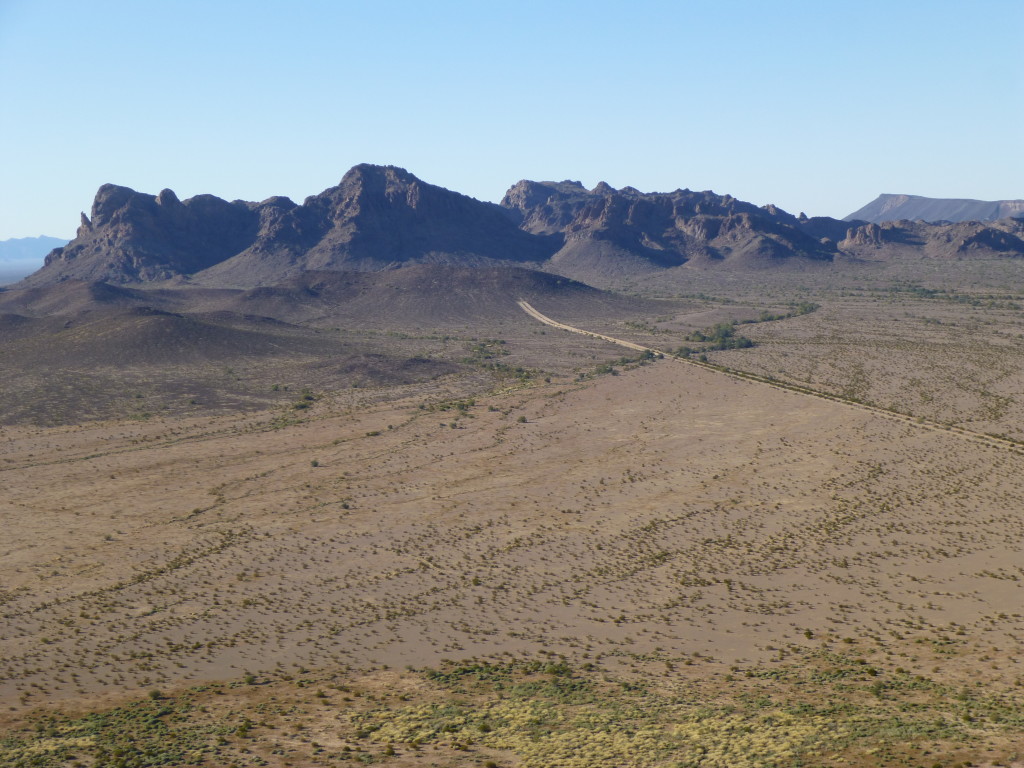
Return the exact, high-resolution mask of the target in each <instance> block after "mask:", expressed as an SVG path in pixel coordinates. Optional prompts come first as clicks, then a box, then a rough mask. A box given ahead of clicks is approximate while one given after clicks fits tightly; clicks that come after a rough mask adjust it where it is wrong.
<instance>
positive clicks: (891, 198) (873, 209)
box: [844, 195, 1024, 224]
mask: <svg viewBox="0 0 1024 768" xmlns="http://www.w3.org/2000/svg"><path fill="white" fill-rule="evenodd" d="M1009 217H1024V200H993V201H991V202H989V201H985V200H956V199H943V198H937V197H920V196H918V195H879V196H878V197H877V198H876V199H874V200H872V201H871V202H870V203H868V204H867V205H865V206H864V207H863V208H861V209H859V210H857V211H854V212H853V213H851V214H850V215H849V216H847V217H846V218H845V219H844V221H857V220H860V221H867V222H871V223H873V224H881V223H882V222H884V221H900V220H905V221H918V220H920V221H927V222H940V221H950V222H957V221H996V220H998V219H1005V218H1009Z"/></svg>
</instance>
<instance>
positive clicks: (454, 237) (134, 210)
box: [28, 165, 559, 287]
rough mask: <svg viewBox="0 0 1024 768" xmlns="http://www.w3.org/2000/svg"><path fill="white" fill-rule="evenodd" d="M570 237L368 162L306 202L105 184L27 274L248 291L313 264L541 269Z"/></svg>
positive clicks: (36, 279)
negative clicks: (65, 238) (61, 241)
mask: <svg viewBox="0 0 1024 768" xmlns="http://www.w3.org/2000/svg"><path fill="white" fill-rule="evenodd" d="M558 245H559V241H556V240H552V239H550V238H544V237H538V236H535V235H531V234H530V233H528V232H525V231H523V230H521V229H519V228H518V227H517V226H516V223H515V221H513V218H512V217H511V216H510V215H509V213H508V212H507V211H505V210H504V209H503V208H501V207H500V206H497V205H494V204H493V203H484V202H480V201H479V200H474V199H473V198H470V197H466V196H465V195H460V194H458V193H456V192H451V191H449V190H447V189H443V188H441V187H437V186H434V185H432V184H426V183H424V182H422V181H420V180H419V179H417V178H416V177H415V176H413V175H412V174H410V173H408V172H406V171H404V170H402V169H401V168H394V167H390V166H389V167H381V166H373V165H359V166H356V167H355V168H353V169H352V170H351V171H349V172H348V173H347V174H345V177H344V178H343V179H342V181H341V183H340V184H339V185H338V186H337V187H332V188H330V189H327V190H325V191H324V192H322V193H320V194H319V195H315V196H313V197H309V198H307V199H306V201H305V202H304V203H303V204H302V205H296V204H295V203H293V202H292V201H291V200H289V199H287V198H284V197H272V198H270V199H268V200H265V201H263V202H262V203H246V202H241V201H235V202H231V203H228V202H226V201H224V200H221V199H219V198H216V197H213V196H212V195H199V196H197V197H193V198H190V199H188V200H185V201H180V200H178V198H177V196H176V195H175V194H174V193H173V192H171V191H170V190H164V191H162V192H161V193H160V194H159V195H156V196H153V195H147V194H142V193H139V192H135V191H134V190H131V189H128V188H127V187H119V186H115V185H113V184H106V185H104V186H103V187H101V188H100V190H99V192H98V193H97V195H96V200H95V202H94V203H93V208H92V215H91V217H86V216H85V215H84V214H83V216H82V225H81V227H79V230H78V236H77V237H76V238H75V239H74V240H73V241H71V242H70V243H69V244H68V245H67V246H65V247H63V248H58V249H56V250H54V251H53V252H52V253H51V254H50V255H49V256H48V257H47V260H46V266H45V267H44V268H43V269H42V270H40V271H39V272H38V273H36V274H35V275H33V276H31V277H30V278H29V279H28V284H44V283H50V282H56V281H60V280H67V279H78V280H87V281H97V280H103V281H107V282H111V283H134V282H147V281H155V280H166V279H170V278H175V277H181V276H188V277H191V278H193V279H195V281H196V282H200V283H205V284H219V285H233V286H239V287H249V286H255V285H266V284H272V283H276V282H280V281H281V280H283V279H287V278H288V277H290V276H292V275H296V274H300V273H302V272H304V271H307V270H311V269H313V270H316V269H321V270H378V269H387V268H391V267H395V266H400V265H404V264H415V263H457V264H464V265H470V266H481V265H489V264H503V263H509V262H511V263H518V264H532V265H539V264H540V263H542V262H544V261H545V260H547V259H548V258H549V257H550V256H551V254H552V253H554V251H555V250H556V249H557V247H558Z"/></svg>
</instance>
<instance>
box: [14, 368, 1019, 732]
mask: <svg viewBox="0 0 1024 768" xmlns="http://www.w3.org/2000/svg"><path fill="white" fill-rule="evenodd" d="M421 406H426V407H421ZM446 408H447V409H446ZM278 417H279V413H276V412H271V413H263V414H256V415H247V416H222V417H217V418H213V419H200V418H195V419H179V420H170V419H167V420H163V421H156V420H154V421H150V422H123V423H120V422H116V423H115V422H104V423H95V424H91V425H88V426H80V427H67V428H52V429H38V428H9V429H5V430H4V432H3V435H2V442H0V483H2V484H3V487H4V493H3V498H2V500H0V525H2V529H3V530H4V532H5V535H4V543H3V545H2V547H0V567H2V573H3V586H2V589H3V591H2V596H0V599H2V608H0V610H2V612H3V616H4V621H3V628H2V630H0V643H2V648H3V662H2V667H0V675H2V681H0V697H2V700H3V704H4V706H5V707H6V708H7V709H8V711H9V712H18V711H21V710H23V709H25V708H29V707H34V706H38V705H40V704H59V703H62V702H64V703H68V704H70V703H73V702H74V701H76V700H79V701H89V702H95V701H99V700H103V699H106V698H109V697H117V696H122V695H137V694H138V693H140V692H144V691H145V690H146V689H149V688H152V687H153V686H160V687H162V688H163V687H174V686H182V685H186V684H192V683H196V682H199V681H203V680H213V679H224V678H237V677H239V676H241V675H243V674H244V673H246V672H252V673H260V672H272V671H274V670H280V669H282V668H287V667H293V666H295V665H302V666H309V667H327V666H333V667H341V668H345V667H349V668H351V669H352V670H353V671H357V670H360V669H369V668H371V667H375V666H378V667H379V666H380V665H388V666H390V667H393V668H394V667H402V666H405V665H411V666H416V667H421V666H425V665H434V664H438V663H440V662H441V660H442V659H446V658H448V659H465V658H470V657H491V658H499V657H502V656H504V655H507V654H512V655H514V656H515V655H523V656H531V655H535V654H536V653H538V652H541V651H543V652H554V653H559V654H564V655H565V656H566V657H567V658H568V659H570V660H573V661H575V662H583V661H584V660H589V661H596V662H597V663H599V664H601V665H603V666H604V667H605V668H607V669H609V670H614V671H615V672H616V674H621V675H629V674H631V671H632V673H635V674H637V675H641V674H645V673H649V669H648V666H649V665H650V664H652V663H656V664H658V665H661V666H662V667H663V666H664V665H665V662H669V663H671V664H673V665H675V664H679V663H680V662H682V663H683V664H684V666H681V667H677V669H679V670H682V671H678V672H675V673H669V672H665V673H659V674H661V675H662V676H663V677H664V679H665V685H667V686H671V685H672V684H673V682H672V681H673V675H678V676H679V677H680V679H683V678H685V677H687V676H692V674H693V664H692V662H694V661H696V664H697V666H698V667H699V668H701V669H706V670H709V671H711V670H719V671H721V670H725V669H727V668H728V667H729V666H731V665H737V664H748V663H766V662H769V661H771V660H772V659H775V658H778V657H779V655H780V654H783V655H784V654H785V652H786V651H785V649H786V648H787V647H797V646H804V645H806V646H812V645H815V644H818V643H820V642H822V641H823V640H825V641H840V640H842V639H844V638H850V639H851V640H854V641H856V642H858V643H860V642H864V643H869V644H876V645H878V646H883V645H886V644H888V645H889V646H890V647H891V649H892V650H891V651H890V652H891V653H894V654H902V655H903V656H905V658H903V659H901V663H902V664H903V666H905V667H907V668H908V669H910V670H911V671H914V670H915V669H916V668H918V667H923V665H924V664H926V663H927V664H931V663H932V661H931V660H930V659H927V658H926V657H925V656H924V655H922V656H921V657H920V658H916V657H915V655H914V654H913V652H912V651H913V643H914V642H915V641H917V640H921V641H923V642H928V643H934V642H940V641H942V639H943V638H945V639H949V640H951V641H952V640H955V641H956V642H957V643H958V644H959V646H960V647H962V648H969V649H975V650H977V651H978V652H977V653H974V654H973V655H972V654H964V655H961V656H959V657H958V660H956V661H954V660H951V661H950V663H949V664H948V669H945V670H943V674H944V675H946V676H947V677H948V678H949V679H950V680H963V681H970V682H981V683H983V684H986V685H988V684H991V685H993V686H1005V685H1012V684H1013V683H1014V681H1018V680H1020V679H1021V676H1022V675H1024V670H1022V667H1021V662H1020V656H1021V653H1022V649H1021V643H1022V640H1021V638H1022V637H1024V631H1022V630H1024V626H1022V625H1024V617H1022V615H1021V606H1022V605H1024V590H1022V587H1021V576H1022V575H1024V568H1022V565H1024V562H1022V559H1021V551H1022V545H1024V517H1022V515H1021V510H1020V503H1019V500H1020V498H1021V497H1022V492H1024V472H1022V469H1024V457H1022V456H1021V455H1019V454H1017V453H1014V452H1012V451H1010V450H1006V449H1001V448H998V447H989V446H983V445H978V444H976V443H973V442H971V441H969V440H965V439H963V438H961V437H960V436H958V435H955V434H946V433H942V432H937V431H934V430H926V429H921V428H918V427H916V426H915V425H913V424H906V423H898V422H895V421H893V420H890V419H886V418H884V417H882V416H879V415H874V414H871V413H867V412H862V411H857V410H855V409H852V408H849V407H847V406H844V405H842V404H838V403H831V402H828V401H822V400H817V399H813V398H808V397H805V396H801V395H799V394H796V393H791V392H784V391H779V390H774V389H771V388H768V387H765V386H762V385H758V384H756V383H752V382H744V381H736V380H733V379H730V378H728V377H725V376H723V375H721V374H718V373H715V372H713V371H708V370H703V369H700V368H696V367H693V366H687V365H680V364H678V363H675V362H672V361H669V360H663V361H658V362H656V363H653V364H651V365H647V366H643V367H638V368H635V369H633V370H627V371H624V372H623V373H621V374H620V375H617V376H611V375H608V376H603V377H600V378H598V379H596V380H593V381H587V382H582V383H579V384H574V385H565V384H563V385H560V386H559V385H556V384H551V385H543V384H541V385H537V386H533V387H528V388H523V389H518V390H513V391H509V392H506V393H504V394H498V395H494V396H492V397H488V398H477V399H476V400H475V402H474V403H473V404H472V405H470V404H468V403H463V405H462V407H461V408H459V407H457V406H456V405H455V404H454V401H452V400H449V401H448V402H447V403H444V402H441V403H440V404H439V401H438V400H437V399H434V400H433V401H432V402H431V403H430V404H426V403H424V401H423V400H422V399H421V398H417V399H415V400H406V401H399V402H397V403H389V404H383V405H378V406H367V407H365V408H362V409H356V410H349V409H347V408H346V407H345V406H344V404H342V403H340V402H339V403H338V404H332V403H331V402H330V400H329V399H324V400H321V401H319V402H317V403H316V404H315V405H314V407H313V408H312V409H310V415H309V416H308V417H305V420H303V421H302V422H301V423H297V424H290V425H284V426H282V422H281V421H280V420H279V419H278ZM453 426H454V428H453ZM686 662H691V664H686ZM645 670H646V672H645Z"/></svg>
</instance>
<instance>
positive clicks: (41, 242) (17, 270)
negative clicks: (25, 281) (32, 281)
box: [0, 235, 67, 285]
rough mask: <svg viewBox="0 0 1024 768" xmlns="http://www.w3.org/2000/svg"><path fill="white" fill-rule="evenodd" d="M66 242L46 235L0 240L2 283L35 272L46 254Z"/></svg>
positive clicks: (0, 283)
mask: <svg viewBox="0 0 1024 768" xmlns="http://www.w3.org/2000/svg"><path fill="white" fill-rule="evenodd" d="M65 243H67V240H62V239H61V238H59V237H46V236H45V235H40V236H39V237H13V238H11V239H9V240H0V285H3V284H4V283H8V282H14V281H15V280H20V279H21V278H23V277H25V276H26V275H29V274H31V273H32V272H35V271H36V270H37V269H39V267H40V266H41V265H42V263H43V258H44V257H45V256H46V254H48V253H49V252H50V251H52V250H53V249H54V248H58V247H60V246H62V245H64V244H65Z"/></svg>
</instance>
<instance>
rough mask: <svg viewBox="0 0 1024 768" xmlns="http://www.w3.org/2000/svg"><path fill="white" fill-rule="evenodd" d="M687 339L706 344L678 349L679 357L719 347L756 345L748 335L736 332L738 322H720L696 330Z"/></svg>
mask: <svg viewBox="0 0 1024 768" xmlns="http://www.w3.org/2000/svg"><path fill="white" fill-rule="evenodd" d="M686 340H687V341H693V342H697V343H699V344H703V345H704V346H701V347H697V348H693V347H689V346H686V345H683V346H681V347H679V349H677V350H676V355H677V356H679V357H689V356H690V355H693V354H696V353H698V352H709V351H714V350H719V349H746V348H747V347H752V346H754V342H752V341H751V340H750V339H748V338H747V337H746V336H740V335H739V334H737V333H736V323H734V322H730V323H718V325H716V326H714V327H713V328H705V329H704V330H703V331H694V332H693V333H691V334H690V335H689V336H687V337H686Z"/></svg>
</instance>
